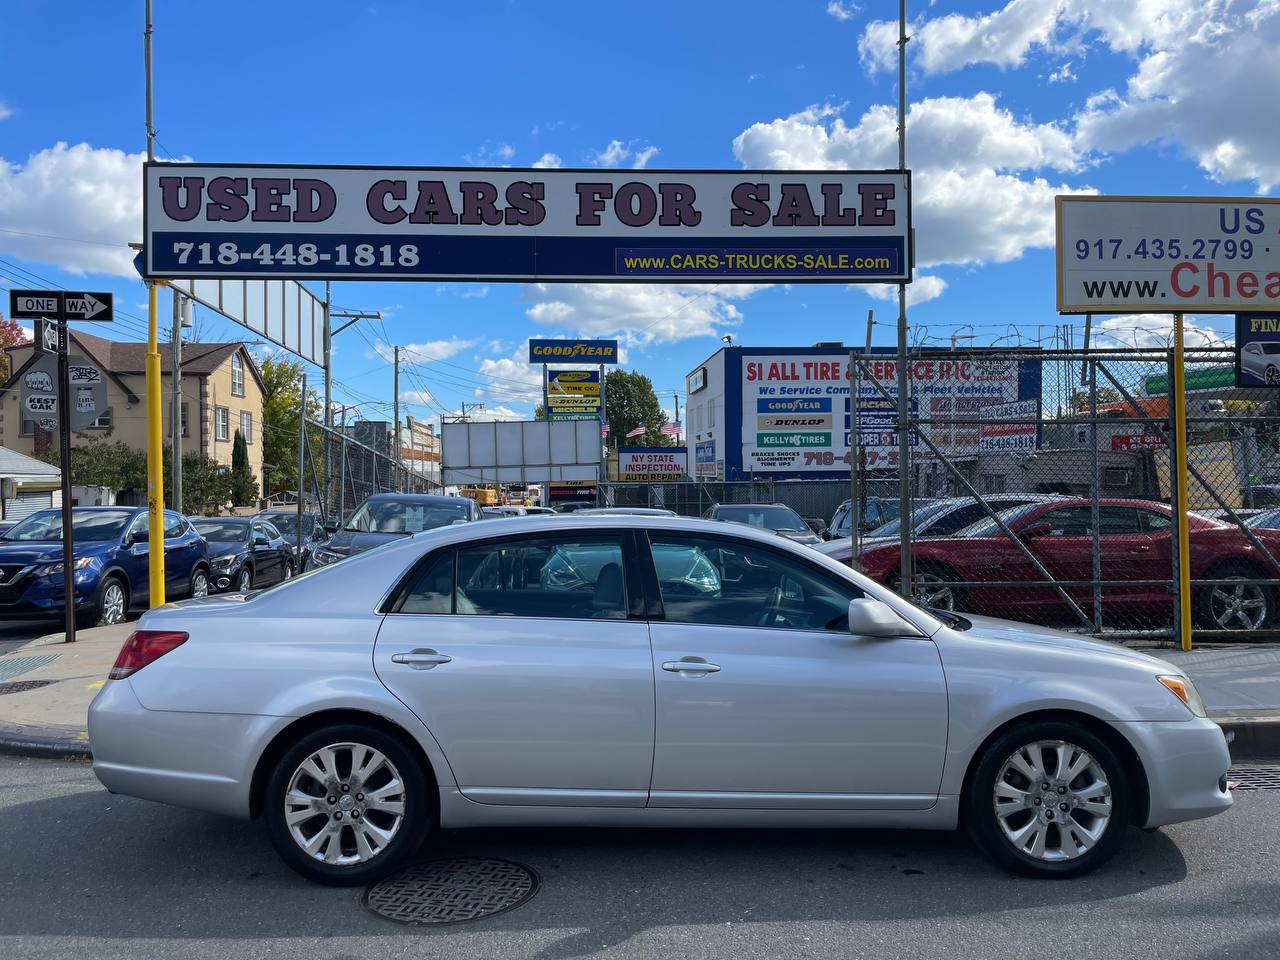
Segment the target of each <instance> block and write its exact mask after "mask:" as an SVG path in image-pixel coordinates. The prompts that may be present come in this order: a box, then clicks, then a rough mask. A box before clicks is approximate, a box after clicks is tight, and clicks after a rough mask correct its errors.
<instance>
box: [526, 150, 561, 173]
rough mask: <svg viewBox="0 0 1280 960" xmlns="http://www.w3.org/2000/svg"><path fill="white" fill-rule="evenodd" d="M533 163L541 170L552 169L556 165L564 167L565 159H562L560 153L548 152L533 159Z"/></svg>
mask: <svg viewBox="0 0 1280 960" xmlns="http://www.w3.org/2000/svg"><path fill="white" fill-rule="evenodd" d="M533 165H534V166H535V167H537V168H538V169H539V170H550V169H554V168H556V167H563V166H564V161H563V160H561V159H560V155H559V154H556V153H549V152H548V153H544V154H543V155H542V156H540V157H539V158H538V159H537V160H535V161H533Z"/></svg>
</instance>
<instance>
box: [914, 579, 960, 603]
mask: <svg viewBox="0 0 1280 960" xmlns="http://www.w3.org/2000/svg"><path fill="white" fill-rule="evenodd" d="M915 587H916V589H915V595H916V599H917V600H919V601H920V603H921V604H923V605H924V606H926V607H934V608H935V609H938V610H954V609H955V607H956V595H955V591H954V590H952V589H951V587H950V586H947V583H946V581H945V580H943V579H942V577H940V576H938V574H936V573H930V572H928V571H926V572H923V573H917V574H916V575H915Z"/></svg>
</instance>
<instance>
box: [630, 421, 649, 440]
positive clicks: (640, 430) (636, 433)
mask: <svg viewBox="0 0 1280 960" xmlns="http://www.w3.org/2000/svg"><path fill="white" fill-rule="evenodd" d="M646 429H648V428H647V427H645V426H644V425H643V424H641V425H640V426H638V427H636V428H635V429H634V430H628V431H627V439H628V440H630V439H631V438H632V437H643V436H644V433H645V430H646Z"/></svg>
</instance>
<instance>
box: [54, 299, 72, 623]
mask: <svg viewBox="0 0 1280 960" xmlns="http://www.w3.org/2000/svg"><path fill="white" fill-rule="evenodd" d="M67 341H68V337H67V322H66V321H65V320H63V321H62V323H60V324H58V463H59V464H60V465H61V467H62V596H63V608H64V610H63V613H64V614H65V618H66V621H65V622H66V642H67V643H75V642H76V594H75V588H76V562H75V556H76V545H75V531H74V529H73V527H72V524H71V357H70V355H69V350H70V348H69V346H68V342H67Z"/></svg>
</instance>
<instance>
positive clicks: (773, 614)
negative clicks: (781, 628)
mask: <svg viewBox="0 0 1280 960" xmlns="http://www.w3.org/2000/svg"><path fill="white" fill-rule="evenodd" d="M781 612H782V588H781V587H774V588H773V589H772V590H770V591H769V599H768V600H767V601H766V603H765V607H764V611H763V612H762V613H761V614H760V616H759V617H758V618H757V619H756V626H757V627H772V626H773V625H774V624H775V623H777V622H778V614H779V613H781Z"/></svg>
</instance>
